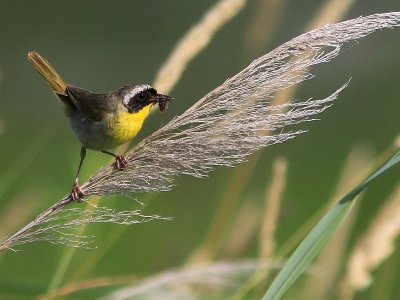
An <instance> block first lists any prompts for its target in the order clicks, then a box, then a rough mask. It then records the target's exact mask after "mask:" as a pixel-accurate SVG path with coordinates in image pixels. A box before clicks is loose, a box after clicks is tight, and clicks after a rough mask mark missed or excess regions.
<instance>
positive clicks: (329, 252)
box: [303, 146, 372, 299]
mask: <svg viewBox="0 0 400 300" xmlns="http://www.w3.org/2000/svg"><path fill="white" fill-rule="evenodd" d="M371 160H372V154H371V153H370V151H369V149H367V148H365V147H361V146H358V147H354V148H353V149H352V150H351V151H350V154H349V155H348V157H347V159H346V162H345V164H344V167H343V169H342V172H341V175H340V178H339V181H338V184H337V186H336V191H335V192H334V193H333V194H334V195H335V196H333V197H331V199H330V200H329V201H328V204H329V205H331V204H332V203H334V202H335V201H337V199H338V196H336V195H343V194H344V193H345V192H346V191H349V190H350V189H351V188H352V187H353V186H354V177H355V176H354V170H363V169H364V168H365V166H366V165H368V164H369V162H370V161H371ZM361 173H363V175H364V173H365V172H361ZM356 177H357V178H358V177H359V176H358V175H357V176H356ZM363 177H365V176H363ZM362 195H363V194H361V195H360V196H359V197H362ZM359 200H360V199H359ZM359 200H358V201H359ZM357 207H358V206H356V207H354V208H353V209H352V211H351V212H350V215H349V216H347V218H346V220H345V221H344V222H343V224H342V225H341V226H340V227H339V229H338V231H337V232H336V233H335V234H334V235H333V237H332V238H331V239H330V240H329V242H328V243H327V245H326V246H325V248H324V250H323V251H322V252H321V254H320V255H319V256H318V258H317V260H316V261H315V263H314V264H313V270H312V273H311V274H310V275H309V277H308V279H307V281H306V283H305V285H304V294H303V295H304V297H303V298H304V299H329V298H330V297H331V296H332V295H333V293H336V292H337V282H338V275H339V274H340V271H341V270H342V267H343V266H342V261H343V256H344V251H345V249H346V245H347V242H348V238H349V234H350V230H351V228H352V225H353V223H354V220H355V216H356V212H357V210H356V209H357Z"/></svg>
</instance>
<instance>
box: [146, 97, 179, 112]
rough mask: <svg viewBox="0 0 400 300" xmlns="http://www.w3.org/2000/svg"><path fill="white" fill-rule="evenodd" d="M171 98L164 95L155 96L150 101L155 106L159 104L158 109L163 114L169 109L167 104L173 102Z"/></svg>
mask: <svg viewBox="0 0 400 300" xmlns="http://www.w3.org/2000/svg"><path fill="white" fill-rule="evenodd" d="M173 99H174V98H172V97H171V96H168V95H163V94H155V95H154V96H152V97H151V99H150V101H151V102H152V103H154V104H157V103H158V107H159V109H160V111H161V112H164V111H165V109H166V108H167V103H168V102H169V101H171V100H173Z"/></svg>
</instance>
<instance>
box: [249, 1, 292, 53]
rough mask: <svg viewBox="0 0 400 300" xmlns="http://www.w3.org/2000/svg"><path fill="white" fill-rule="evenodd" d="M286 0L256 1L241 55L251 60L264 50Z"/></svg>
mask: <svg viewBox="0 0 400 300" xmlns="http://www.w3.org/2000/svg"><path fill="white" fill-rule="evenodd" d="M286 2H287V0H258V3H257V4H256V7H255V11H254V13H253V14H252V18H251V19H250V22H249V25H248V28H247V30H246V35H245V39H244V42H243V53H244V55H245V56H246V57H248V56H250V57H251V58H253V57H254V56H255V55H257V56H258V55H259V54H260V50H262V49H265V47H266V46H267V44H268V42H269V40H270V39H271V36H272V34H273V32H274V29H275V27H276V26H277V25H278V23H279V19H280V18H281V16H282V11H283V8H284V6H285V4H286Z"/></svg>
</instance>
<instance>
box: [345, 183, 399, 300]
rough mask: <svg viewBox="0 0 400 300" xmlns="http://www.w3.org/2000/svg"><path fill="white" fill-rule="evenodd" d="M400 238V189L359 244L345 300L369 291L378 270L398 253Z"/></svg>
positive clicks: (350, 266) (350, 263)
mask: <svg viewBox="0 0 400 300" xmlns="http://www.w3.org/2000/svg"><path fill="white" fill-rule="evenodd" d="M399 235H400V185H399V186H397V188H396V190H395V191H394V192H393V194H392V195H391V196H390V197H389V199H388V201H386V202H385V205H384V206H383V207H382V208H381V210H380V211H379V212H378V214H377V215H376V217H375V219H374V221H373V222H372V224H371V225H370V227H369V228H368V229H367V231H366V232H365V233H364V235H363V236H362V237H361V238H360V240H359V241H358V242H357V243H356V245H355V247H354V250H353V251H352V253H351V255H350V259H349V261H348V264H347V274H346V276H345V281H344V284H343V290H342V294H343V296H342V299H351V298H352V294H353V293H354V292H356V291H360V290H363V289H365V288H366V287H368V286H369V285H370V284H371V283H372V281H373V278H372V275H371V273H372V271H373V270H375V269H376V268H377V267H378V266H379V265H380V264H381V263H382V262H383V261H384V260H385V259H386V258H388V257H389V256H390V255H391V253H392V252H393V251H394V248H395V246H394V244H395V240H396V238H397V237H398V236H399Z"/></svg>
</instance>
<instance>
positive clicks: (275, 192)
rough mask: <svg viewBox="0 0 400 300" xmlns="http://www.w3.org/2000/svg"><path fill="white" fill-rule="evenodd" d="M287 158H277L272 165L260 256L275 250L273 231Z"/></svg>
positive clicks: (275, 225)
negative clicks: (271, 177)
mask: <svg viewBox="0 0 400 300" xmlns="http://www.w3.org/2000/svg"><path fill="white" fill-rule="evenodd" d="M287 166H288V163H287V160H286V159H284V158H277V159H276V160H275V162H274V166H273V172H274V173H273V179H272V182H271V184H270V186H269V187H268V190H267V191H266V193H265V208H264V213H263V217H262V220H263V223H262V226H261V231H260V257H261V258H263V259H270V258H271V257H272V256H273V254H274V251H275V238H274V236H275V232H276V227H277V224H278V218H279V212H280V206H281V202H282V194H283V191H284V189H285V187H286V177H287Z"/></svg>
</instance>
